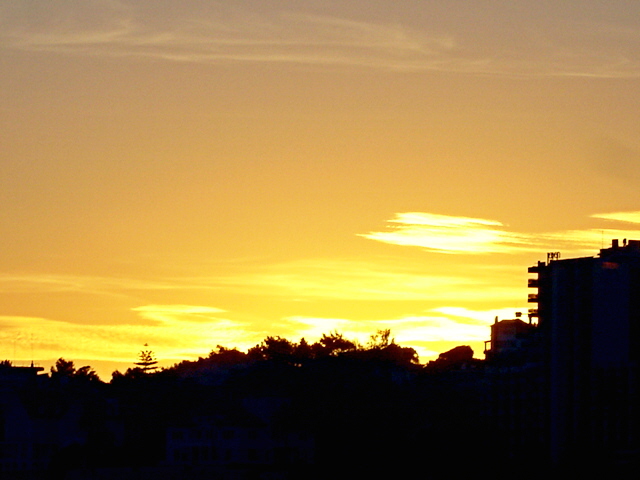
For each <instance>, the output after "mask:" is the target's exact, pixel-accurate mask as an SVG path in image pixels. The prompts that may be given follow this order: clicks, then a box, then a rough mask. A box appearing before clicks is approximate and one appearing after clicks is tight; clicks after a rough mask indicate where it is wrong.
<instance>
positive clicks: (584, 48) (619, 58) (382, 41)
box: [0, 1, 640, 78]
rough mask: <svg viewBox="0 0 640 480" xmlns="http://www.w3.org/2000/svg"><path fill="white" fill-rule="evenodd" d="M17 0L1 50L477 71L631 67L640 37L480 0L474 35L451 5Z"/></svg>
mask: <svg viewBox="0 0 640 480" xmlns="http://www.w3.org/2000/svg"><path fill="white" fill-rule="evenodd" d="M21 3H22V2H11V3H9V4H8V5H7V4H5V5H3V6H1V7H0V27H1V29H0V31H1V32H2V33H1V34H0V36H1V37H0V38H2V39H3V44H4V45H5V46H10V47H13V48H19V49H23V50H30V51H45V52H59V53H74V54H81V55H109V56H127V57H150V58H161V59H164V60H168V61H179V62H198V63H217V62H228V61H233V62H248V63H295V64H307V65H349V66H365V67H372V68H383V69H391V70H401V71H405V70H410V71H421V70H422V71H442V72H457V73H467V74H483V75H484V74H494V75H525V76H546V75H550V76H593V77H605V78H611V77H637V76H639V75H640V54H639V50H640V34H638V33H637V28H633V27H634V26H633V25H631V26H629V25H619V24H618V23H615V20H609V23H607V22H606V21H604V20H603V19H601V18H589V17H588V16H587V18H583V19H581V20H580V21H573V20H572V21H570V22H568V23H567V22H565V21H560V20H553V18H554V16H553V15H549V16H548V18H546V19H545V20H540V19H538V20H537V21H534V20H532V19H531V18H530V15H528V14H527V12H528V11H527V9H526V8H520V9H502V8H499V6H495V5H491V4H488V5H487V9H488V11H489V13H487V14H486V15H487V19H494V20H491V21H489V20H487V21H489V25H488V27H487V30H486V31H485V30H484V29H479V28H478V27H477V26H476V25H474V26H473V28H467V27H469V25H466V24H464V23H463V22H460V21H458V16H459V15H460V11H459V8H463V7H456V6H453V7H452V8H451V9H448V10H442V9H438V8H437V7H424V8H425V14H424V15H423V16H421V20H419V21H418V20H417V17H416V16H415V15H413V14H411V10H410V9H407V11H403V9H402V8H400V7H398V8H397V9H394V12H396V15H394V16H393V17H391V18H393V20H389V21H383V20H380V19H379V18H376V19H375V20H372V19H371V18H368V17H367V16H366V13H361V14H359V15H358V16H354V15H353V13H351V14H345V13H343V12H341V11H340V10H341V9H340V8H338V7H334V9H333V10H330V11H329V13H326V14H322V15H320V14H316V13H309V11H310V10H309V11H304V9H303V8H301V6H300V5H299V4H296V3H295V2H292V3H291V4H289V5H287V4H286V2H285V3H284V4H283V5H281V6H280V7H279V8H280V9H271V10H269V9H265V8H258V7H256V6H252V5H235V4H233V5H225V4H212V5H203V4H198V3H193V2H188V1H187V2H181V8H180V9H179V10H176V9H175V8H168V9H167V12H168V13H164V14H163V13H162V11H163V9H162V7H161V6H157V5H155V2H153V3H144V2H127V1H121V2H91V3H90V4H89V3H88V2H60V1H52V2H47V6H46V7H42V6H40V7H33V6H24V5H21ZM312 7H313V6H312V5H310V6H309V8H312ZM430 8H433V11H432V14H431V15H430V14H429V13H428V12H429V11H430ZM576 8H577V7H576ZM492 9H493V10H494V11H493V13H492ZM585 11H587V10H586V9H583V8H580V9H579V10H578V11H577V13H579V14H580V15H582V16H584V15H585V14H584V12H585ZM462 16H463V17H464V15H462ZM444 25H447V27H444ZM514 25H515V26H514ZM496 39H497V40H496ZM620 45H624V46H625V47H624V49H621V47H620Z"/></svg>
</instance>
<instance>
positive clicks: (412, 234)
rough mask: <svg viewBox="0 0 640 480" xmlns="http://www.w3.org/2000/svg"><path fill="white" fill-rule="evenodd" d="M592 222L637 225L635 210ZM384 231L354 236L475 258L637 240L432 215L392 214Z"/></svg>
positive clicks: (638, 233) (580, 250)
mask: <svg viewBox="0 0 640 480" xmlns="http://www.w3.org/2000/svg"><path fill="white" fill-rule="evenodd" d="M592 218H596V219H606V220H616V221H622V222H627V223H640V214H639V213H638V212H626V213H624V212H623V213H612V214H596V215H592ZM388 222H389V223H390V224H391V225H390V226H389V230H387V231H384V232H370V233H366V234H359V235H360V236H362V237H365V238H368V239H371V240H376V241H379V242H384V243H390V244H393V245H400V246H411V247H421V248H424V249H425V250H428V251H432V252H439V253H448V254H464V255H480V254H491V253H508V254H517V253H527V252H540V251H551V250H553V251H556V250H563V251H565V252H566V253H570V254H585V255H589V254H593V251H594V250H596V249H597V248H598V247H599V246H602V241H603V239H605V238H606V239H607V241H608V240H609V239H611V238H623V237H624V238H633V237H634V236H635V237H640V228H638V229H614V228H600V229H598V228H592V229H585V230H567V231H560V232H543V233H535V234H533V233H526V232H514V231H510V230H509V229H508V227H507V226H505V225H504V224H502V223H501V222H498V221H495V220H486V219H479V218H467V217H456V216H446V215H437V214H432V213H422V212H409V213H398V214H396V216H395V218H393V219H391V220H389V221H388Z"/></svg>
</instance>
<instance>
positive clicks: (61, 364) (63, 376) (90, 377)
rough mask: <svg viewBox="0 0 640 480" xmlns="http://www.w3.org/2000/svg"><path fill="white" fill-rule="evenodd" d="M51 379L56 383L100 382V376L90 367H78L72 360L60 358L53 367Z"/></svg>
mask: <svg viewBox="0 0 640 480" xmlns="http://www.w3.org/2000/svg"><path fill="white" fill-rule="evenodd" d="M51 379H52V380H54V381H58V382H60V381H62V382H65V381H70V380H74V381H80V382H99V381H100V378H99V377H98V374H97V373H96V372H95V370H93V369H92V368H91V367H90V366H89V365H85V366H84V367H80V368H78V369H77V370H76V367H75V365H74V363H73V361H72V360H65V359H64V358H62V357H61V358H59V359H58V360H56V363H55V365H54V366H52V367H51Z"/></svg>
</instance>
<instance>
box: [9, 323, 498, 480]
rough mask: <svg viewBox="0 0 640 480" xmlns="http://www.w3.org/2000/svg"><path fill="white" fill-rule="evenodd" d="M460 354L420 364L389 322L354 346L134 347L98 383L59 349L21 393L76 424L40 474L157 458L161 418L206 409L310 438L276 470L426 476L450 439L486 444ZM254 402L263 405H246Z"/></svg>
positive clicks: (452, 446)
mask: <svg viewBox="0 0 640 480" xmlns="http://www.w3.org/2000/svg"><path fill="white" fill-rule="evenodd" d="M472 357H473V352H472V351H471V349H470V348H469V347H459V348H458V349H457V350H455V349H454V350H453V351H450V352H449V353H448V354H443V355H441V357H440V358H439V359H438V360H437V361H434V362H431V363H430V364H428V365H426V366H425V365H420V364H419V362H418V356H417V353H416V351H415V350H414V349H413V348H408V347H402V346H400V345H398V344H397V343H396V342H395V340H394V339H393V338H392V336H391V332H390V331H389V330H380V331H378V332H376V333H375V334H374V335H371V337H370V339H369V341H368V342H367V343H366V344H365V345H361V344H359V343H358V342H357V341H353V340H349V339H347V338H345V337H344V336H343V335H342V334H340V333H338V332H331V333H329V334H324V335H322V337H321V338H320V339H319V340H318V341H317V342H315V343H309V342H307V341H306V340H305V339H304V338H302V339H300V341H299V342H292V341H289V340H287V339H286V338H282V337H278V336H268V337H266V338H265V339H264V340H263V341H262V342H261V343H259V344H257V345H255V346H254V347H252V348H250V349H248V350H247V351H246V352H242V351H240V350H238V349H236V348H227V347H223V346H220V345H218V346H217V347H216V348H215V349H214V350H212V351H211V352H210V353H209V355H208V356H206V357H201V358H199V359H197V360H194V361H189V360H185V361H182V362H179V363H176V364H175V365H173V366H171V367H167V368H162V369H156V368H155V367H156V363H157V362H156V359H155V356H154V355H153V352H152V351H151V350H149V349H145V350H143V351H142V352H141V353H140V356H139V358H138V360H137V361H136V362H134V366H133V367H131V368H129V369H127V370H126V371H125V372H124V373H120V372H119V371H116V372H114V373H113V374H112V378H111V381H110V382H109V383H104V382H102V381H100V379H99V378H98V376H97V375H96V373H95V371H93V369H91V367H88V366H83V367H80V368H76V367H75V365H74V363H73V362H72V361H68V360H65V359H63V358H61V359H59V360H58V361H57V362H56V364H55V365H54V366H53V367H52V368H51V371H50V374H49V376H48V379H47V381H46V382H44V383H43V382H40V383H38V384H33V385H31V386H29V388H25V389H24V390H23V398H24V399H25V401H27V403H29V402H30V407H29V408H31V410H32V411H33V412H36V413H37V414H39V415H49V416H50V417H51V418H61V417H62V416H63V415H71V414H74V412H79V413H78V415H80V417H81V419H80V423H79V424H80V425H81V426H82V429H83V432H84V434H83V436H79V437H78V440H77V441H74V442H72V443H71V444H70V445H65V446H64V448H60V449H58V450H57V451H56V452H55V455H54V456H53V457H52V458H53V460H52V461H51V463H50V471H49V473H50V476H51V478H56V479H57V478H60V479H63V478H67V477H66V475H67V474H68V473H69V472H77V471H79V470H81V469H87V468H89V469H91V468H107V467H123V466H128V467H130V468H142V467H144V466H153V465H161V464H163V463H162V462H166V461H167V456H168V454H169V453H168V451H167V448H168V446H167V436H168V432H170V431H171V429H172V428H177V427H184V428H186V427H185V426H189V428H193V426H194V425H196V426H197V425H198V424H199V422H203V421H205V420H202V419H208V420H206V422H211V421H212V420H211V419H215V418H223V419H224V422H227V423H230V424H232V425H243V424H245V423H247V422H249V423H251V422H255V423H258V424H260V423H261V422H262V424H265V422H266V425H268V428H269V430H270V431H274V432H275V431H279V432H298V433H300V434H301V435H302V434H304V435H306V436H307V437H309V438H313V439H314V461H313V465H304V464H299V463H295V462H293V463H287V464H282V465H275V466H274V465H269V466H268V468H270V469H273V468H279V469H280V470H279V472H280V473H281V474H283V475H285V476H284V477H283V478H326V477H332V478H356V477H358V478H359V477H360V476H362V475H366V474H369V475H372V476H374V478H380V475H381V474H382V472H386V473H388V474H389V475H395V476H398V475H404V474H406V475H409V474H412V473H413V471H414V470H415V469H416V468H420V469H421V477H422V478H430V475H431V472H433V476H435V475H436V472H437V468H436V467H438V466H439V465H440V466H446V463H447V461H448V459H451V458H454V457H457V456H458V455H460V449H461V448H463V449H464V450H465V454H464V455H465V456H466V458H467V459H468V460H469V462H468V463H465V465H469V466H471V465H473V462H472V460H473V459H477V460H478V461H480V459H481V457H482V456H483V455H484V454H486V449H485V448H484V447H485V446H487V445H483V444H482V443H479V442H478V440H479V439H480V437H481V436H482V432H483V431H484V430H485V428H486V426H485V423H484V422H485V419H484V418H483V416H482V408H483V405H482V402H481V399H482V391H483V388H484V387H483V383H482V381H481V378H480V377H478V376H477V375H469V374H468V372H469V370H467V369H466V368H465V366H467V365H470V364H473V362H474V359H473V358H472ZM476 362H477V361H476ZM0 368H2V365H0ZM265 399H267V400H268V401H266V400H265ZM269 399H270V400H269ZM261 402H262V403H264V404H268V405H275V407H273V406H272V407H271V408H270V409H263V410H261V409H260V408H257V407H251V408H249V407H246V405H252V404H257V405H260V404H261ZM114 425H116V426H117V427H114ZM425 462H427V463H428V464H429V465H431V466H430V468H429V470H428V471H425V469H424V463H425ZM237 468H240V466H237ZM247 468H249V467H247ZM251 468H253V469H254V470H252V471H253V474H255V478H259V472H257V471H255V469H256V468H258V467H256V466H251ZM264 468H267V466H264ZM464 469H465V466H464V465H458V466H457V471H458V472H462V471H463V470H464ZM192 474H193V472H192ZM193 475H195V474H193ZM192 478H198V477H192ZM207 478H208V477H207ZM247 478H254V477H250V476H249V477H247Z"/></svg>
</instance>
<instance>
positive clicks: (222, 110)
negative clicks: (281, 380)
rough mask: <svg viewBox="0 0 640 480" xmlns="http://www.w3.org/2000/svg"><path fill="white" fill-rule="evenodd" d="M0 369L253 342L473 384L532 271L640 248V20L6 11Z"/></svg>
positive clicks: (187, 5) (401, 6)
mask: <svg viewBox="0 0 640 480" xmlns="http://www.w3.org/2000/svg"><path fill="white" fill-rule="evenodd" d="M0 69H1V72H2V74H1V75H0V145H1V147H0V182H1V184H0V207H1V208H0V238H2V245H3V248H2V250H1V251H0V352H2V353H0V357H3V358H7V359H10V360H13V361H15V362H17V363H21V362H28V361H30V360H31V359H34V360H35V361H36V362H37V363H39V364H40V365H42V366H45V367H46V368H48V367H49V366H50V365H51V363H52V362H53V361H54V360H55V359H56V358H58V357H61V356H62V357H65V358H67V359H70V360H74V361H75V362H76V363H77V364H78V366H80V365H85V364H90V365H92V366H94V368H96V369H97V370H98V371H99V373H100V375H101V377H102V378H103V379H105V380H109V378H110V372H111V371H113V370H114V369H115V368H119V369H121V370H123V369H125V368H127V367H129V366H131V365H132V362H133V361H135V359H136V355H137V353H138V352H139V351H140V350H141V349H142V347H143V345H144V344H145V343H148V344H149V346H150V348H151V349H152V350H154V351H155V352H156V354H157V356H158V358H159V359H160V360H161V362H162V363H163V364H164V365H166V364H171V363H173V362H175V361H178V360H182V359H187V358H195V357H197V356H201V355H206V354H208V352H209V351H210V350H211V349H213V348H214V347H215V346H216V345H218V344H222V345H225V346H238V347H239V348H242V349H246V348H248V347H250V346H253V345H255V344H256V343H257V342H259V341H260V340H261V339H263V338H264V337H265V336H267V335H281V336H285V337H287V338H289V339H291V340H295V341H298V340H299V339H300V337H302V336H304V337H305V338H306V339H307V340H309V341H315V340H317V339H318V338H319V337H320V336H321V334H322V333H328V332H329V331H331V330H338V331H340V332H343V333H344V334H345V335H346V336H347V337H349V338H358V339H360V340H361V341H362V342H366V340H367V338H368V336H369V335H370V334H372V333H375V331H376V330H377V329H380V328H391V330H392V333H393V335H394V336H395V338H396V340H397V341H398V342H400V343H401V344H403V345H405V346H412V347H414V348H416V349H417V350H418V352H419V353H420V356H421V361H423V362H425V361H427V360H429V359H430V358H433V357H434V356H437V354H438V353H440V352H443V351H445V350H447V349H449V348H452V347H454V346H456V345H460V344H467V345H471V346H472V348H473V349H474V351H475V354H476V356H477V357H482V348H483V341H484V340H485V339H488V336H489V328H488V326H489V325H490V324H491V323H492V321H493V319H494V317H495V316H496V315H498V316H500V317H501V318H509V317H511V316H513V314H514V312H515V311H518V310H520V311H525V310H526V308H527V304H526V295H527V288H526V279H527V273H526V269H527V267H528V266H529V265H531V264H533V263H535V262H536V261H538V260H544V259H545V258H546V252H548V251H561V253H562V256H563V257H564V258H566V257H570V256H576V255H594V254H596V253H597V251H598V249H599V248H601V247H602V246H603V245H605V246H606V245H608V244H609V243H610V241H611V239H612V238H620V239H622V238H637V239H640V213H638V212H640V203H639V200H638V198H639V197H638V188H637V187H638V184H639V182H640V135H638V133H639V131H638V130H639V129H640V127H639V126H640V122H639V121H638V120H639V118H638V117H639V116H640V108H639V107H640V83H639V81H640V4H639V3H638V2H635V1H618V0H612V1H609V2H600V1H594V0H582V1H566V2H546V1H523V0H512V1H509V2H507V1H505V2H495V1H491V2H489V1H483V0H475V1H460V2H424V1H417V0H416V1H413V0H408V1H402V2H392V1H389V0H378V1H375V0H373V1H371V0H369V1H367V2H364V1H360V0H355V1H352V2H334V1H327V0H322V1H319V0H318V1H316V0H309V1H304V2H299V1H298V2H294V1H287V0H282V1H277V2H267V3H265V2H258V1H234V2H200V1H195V0H194V1H192V0H185V1H182V2H173V1H169V0H161V1H116V0H96V1H92V2H87V1H85V0H76V1H69V0H67V1H61V0H51V1H47V2H39V1H26V0H24V1H20V2H3V3H2V4H0Z"/></svg>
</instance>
